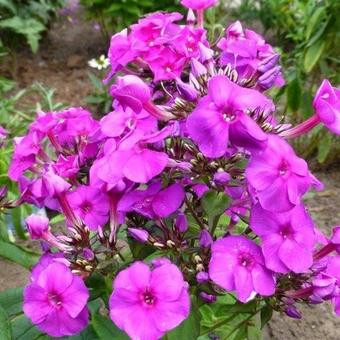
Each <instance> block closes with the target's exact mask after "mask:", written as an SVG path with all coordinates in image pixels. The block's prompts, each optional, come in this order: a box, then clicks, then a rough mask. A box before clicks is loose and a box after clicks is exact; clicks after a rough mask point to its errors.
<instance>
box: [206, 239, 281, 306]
mask: <svg viewBox="0 0 340 340" xmlns="http://www.w3.org/2000/svg"><path fill="white" fill-rule="evenodd" d="M211 253H212V256H211V260H210V264H209V276H210V278H211V280H213V281H214V282H215V283H216V284H218V285H219V286H221V287H222V288H224V289H225V290H227V291H236V295H237V298H238V300H240V301H241V302H247V301H248V300H249V299H251V298H252V297H253V296H254V295H253V294H255V293H258V294H260V295H264V296H269V295H272V294H274V292H275V281H274V278H273V274H272V272H271V271H269V270H268V269H266V267H265V264H264V258H263V255H262V252H261V248H260V247H259V246H258V245H257V244H256V243H255V242H252V241H250V240H249V239H248V238H246V237H243V236H228V237H225V238H222V239H219V240H217V241H216V242H214V244H213V245H212V247H211Z"/></svg>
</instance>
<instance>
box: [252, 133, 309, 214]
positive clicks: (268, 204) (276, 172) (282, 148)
mask: <svg viewBox="0 0 340 340" xmlns="http://www.w3.org/2000/svg"><path fill="white" fill-rule="evenodd" d="M246 177H247V180H248V182H249V184H250V185H251V186H252V187H253V188H254V189H255V190H256V194H255V196H256V197H257V199H258V200H259V202H260V204H261V206H262V208H264V209H266V210H269V211H275V212H284V211H288V210H290V209H292V208H293V207H294V206H296V205H298V204H300V200H301V197H302V196H303V195H304V194H305V193H306V192H307V190H308V189H309V187H310V186H311V185H312V184H313V182H314V178H313V177H312V176H311V174H310V172H309V170H308V165H307V163H306V162H305V160H303V159H302V158H299V157H297V156H296V155H295V152H294V150H293V148H292V147H291V146H290V145H289V144H288V143H287V142H285V141H284V140H283V139H281V138H280V137H277V136H275V135H269V136H268V146H267V148H266V149H265V150H264V151H263V152H260V153H256V154H253V155H252V157H251V159H250V162H249V165H248V167H247V169H246Z"/></svg>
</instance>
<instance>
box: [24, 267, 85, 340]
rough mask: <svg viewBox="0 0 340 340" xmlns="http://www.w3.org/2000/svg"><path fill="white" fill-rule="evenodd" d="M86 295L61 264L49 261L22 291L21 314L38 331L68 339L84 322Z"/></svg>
mask: <svg viewBox="0 0 340 340" xmlns="http://www.w3.org/2000/svg"><path fill="white" fill-rule="evenodd" d="M88 298H89V292H88V290H87V288H86V286H85V284H84V282H83V280H82V279H81V278H80V277H78V276H75V275H74V274H72V272H71V270H70V269H69V268H68V267H67V266H65V265H64V264H61V263H58V262H53V263H51V264H50V265H48V266H47V267H46V268H45V269H44V270H42V271H41V272H40V274H39V276H38V277H37V278H36V280H35V281H34V282H32V283H30V284H29V285H28V286H27V287H26V288H25V291H24V307H23V308H24V312H25V314H26V316H27V317H28V318H29V319H30V320H31V321H32V322H33V323H34V324H35V325H36V326H37V328H39V329H40V330H41V331H42V332H45V333H47V334H48V335H50V336H53V337H62V336H71V335H74V334H77V333H79V332H80V331H82V330H83V329H84V328H85V327H86V326H87V323H88V309H87V307H86V303H87V300H88Z"/></svg>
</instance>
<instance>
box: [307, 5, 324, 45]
mask: <svg viewBox="0 0 340 340" xmlns="http://www.w3.org/2000/svg"><path fill="white" fill-rule="evenodd" d="M325 15H326V8H325V7H318V8H317V9H316V10H315V12H314V13H313V15H312V16H311V18H310V19H309V20H308V24H307V28H306V40H309V38H310V37H311V35H312V33H314V31H315V30H316V29H319V28H320V23H321V21H322V20H323V19H324V18H325Z"/></svg>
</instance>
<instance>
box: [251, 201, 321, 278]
mask: <svg viewBox="0 0 340 340" xmlns="http://www.w3.org/2000/svg"><path fill="white" fill-rule="evenodd" d="M250 227H251V229H252V230H253V231H254V232H255V233H256V234H257V235H258V236H260V237H261V242H262V244H261V246H262V252H263V256H264V259H265V263H266V267H267V268H269V269H271V270H273V271H275V272H278V273H288V272H289V271H293V272H295V273H304V272H307V271H308V270H309V268H310V267H311V266H312V264H313V250H314V246H315V241H316V236H315V233H314V225H313V221H312V219H311V218H310V216H309V215H308V214H307V212H306V210H305V208H304V207H303V206H302V205H298V206H296V207H295V208H293V209H292V210H290V211H288V212H285V213H273V212H269V211H266V210H264V209H263V208H261V206H260V205H259V204H257V205H255V206H254V207H253V209H252V210H251V218H250Z"/></svg>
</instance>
